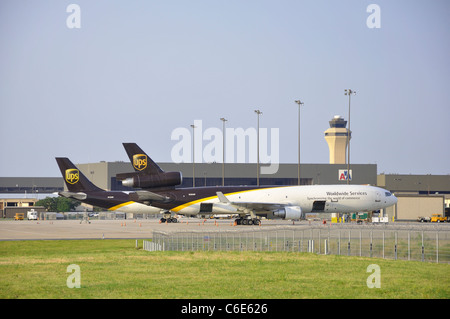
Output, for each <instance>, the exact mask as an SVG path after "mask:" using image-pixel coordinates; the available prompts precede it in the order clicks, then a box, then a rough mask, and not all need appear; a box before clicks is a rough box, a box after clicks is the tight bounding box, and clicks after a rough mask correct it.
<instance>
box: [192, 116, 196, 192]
mask: <svg viewBox="0 0 450 319" xmlns="http://www.w3.org/2000/svg"><path fill="white" fill-rule="evenodd" d="M191 127H192V187H195V127H196V126H195V125H194V124H191Z"/></svg>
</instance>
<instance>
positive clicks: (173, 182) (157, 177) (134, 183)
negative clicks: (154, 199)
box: [116, 172, 183, 188]
mask: <svg viewBox="0 0 450 319" xmlns="http://www.w3.org/2000/svg"><path fill="white" fill-rule="evenodd" d="M116 178H117V179H118V180H121V181H122V185H123V186H126V187H133V188H154V187H171V186H177V185H180V184H181V182H182V181H183V178H182V176H181V173H180V172H164V173H160V174H152V175H148V174H142V173H141V174H139V172H134V173H124V174H117V175H116Z"/></svg>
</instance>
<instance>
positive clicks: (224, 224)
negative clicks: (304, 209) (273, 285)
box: [0, 218, 320, 240]
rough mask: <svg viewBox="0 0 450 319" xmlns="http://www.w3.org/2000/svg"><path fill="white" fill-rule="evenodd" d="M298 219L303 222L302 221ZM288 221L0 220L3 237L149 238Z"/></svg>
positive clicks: (284, 223)
mask: <svg viewBox="0 0 450 319" xmlns="http://www.w3.org/2000/svg"><path fill="white" fill-rule="evenodd" d="M295 223H296V224H298V225H299V224H300V223H301V222H295ZM318 224H320V223H318ZM288 225H293V222H292V221H285V220H263V221H262V224H261V226H248V225H247V226H245V225H239V226H235V225H234V219H223V220H212V219H208V220H205V219H199V218H180V219H179V222H178V223H160V222H159V219H136V220H135V219H133V220H130V219H128V220H124V219H121V220H97V219H91V220H89V221H85V220H39V221H36V220H18V221H14V220H4V221H0V240H60V239H149V238H152V234H153V231H162V232H167V233H170V232H183V231H186V232H191V231H249V230H251V229H255V228H260V227H261V228H266V229H270V228H272V227H275V228H276V227H280V226H288ZM305 225H306V224H305Z"/></svg>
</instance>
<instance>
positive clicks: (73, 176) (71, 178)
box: [66, 168, 80, 184]
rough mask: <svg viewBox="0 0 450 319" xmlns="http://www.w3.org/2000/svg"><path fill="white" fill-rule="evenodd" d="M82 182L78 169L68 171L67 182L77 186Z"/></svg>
mask: <svg viewBox="0 0 450 319" xmlns="http://www.w3.org/2000/svg"><path fill="white" fill-rule="evenodd" d="M79 180H80V172H79V171H78V170H77V169H76V168H71V169H66V182H67V183H69V184H76V183H77V182H78V181H79Z"/></svg>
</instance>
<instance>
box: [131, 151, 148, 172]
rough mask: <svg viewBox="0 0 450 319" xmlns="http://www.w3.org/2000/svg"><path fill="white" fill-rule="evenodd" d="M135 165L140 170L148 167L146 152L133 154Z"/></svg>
mask: <svg viewBox="0 0 450 319" xmlns="http://www.w3.org/2000/svg"><path fill="white" fill-rule="evenodd" d="M133 166H134V168H135V169H137V170H138V171H142V170H143V169H145V168H146V167H147V155H145V154H136V155H133Z"/></svg>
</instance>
